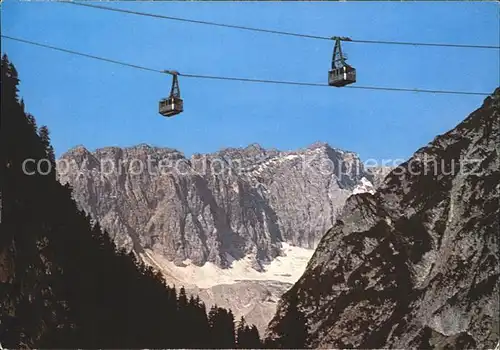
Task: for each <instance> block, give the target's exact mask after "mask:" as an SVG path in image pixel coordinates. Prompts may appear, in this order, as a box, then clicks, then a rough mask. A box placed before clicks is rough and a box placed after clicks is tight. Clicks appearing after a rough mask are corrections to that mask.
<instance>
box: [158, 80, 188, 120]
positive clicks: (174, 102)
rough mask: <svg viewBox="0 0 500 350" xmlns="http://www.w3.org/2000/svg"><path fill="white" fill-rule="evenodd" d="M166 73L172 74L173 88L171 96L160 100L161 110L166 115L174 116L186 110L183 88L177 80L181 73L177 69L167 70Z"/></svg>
mask: <svg viewBox="0 0 500 350" xmlns="http://www.w3.org/2000/svg"><path fill="white" fill-rule="evenodd" d="M166 73H170V74H172V89H171V90H170V96H169V97H167V98H164V99H162V100H160V106H159V112H160V114H161V115H162V116H164V117H173V116H174V115H177V114H179V113H181V112H182V111H183V110H184V102H183V101H182V98H181V90H180V89H179V81H178V80H177V76H178V75H179V73H178V72H175V71H166Z"/></svg>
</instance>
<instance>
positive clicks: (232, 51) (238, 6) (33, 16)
mask: <svg viewBox="0 0 500 350" xmlns="http://www.w3.org/2000/svg"><path fill="white" fill-rule="evenodd" d="M100 4H103V5H106V6H116V7H120V8H126V9H133V10H138V11H144V12H151V13H158V14H163V15H169V16H177V17H185V18H191V19H198V20H206V21H214V22H222V23H228V24H235V25H244V26H253V27H260V28H268V29H275V30H281V31H292V32H300V33H305V34H312V35H321V36H333V35H341V36H350V37H352V38H353V39H361V40H363V39H366V40H394V41H418V42H447V43H465V44H469V43H471V44H478V45H479V44H483V45H499V41H500V38H499V35H500V34H499V32H500V28H499V5H498V3H493V2H488V3H480V2H420V3H418V2H339V3H334V2H208V3H207V2H140V3H131V2H118V3H113V2H100ZM1 25H2V34H4V35H10V36H15V37H19V38H23V39H27V40H32V41H39V42H42V43H45V44H49V45H53V46H59V47H63V48H66V49H71V50H75V51H81V52H85V53H88V54H93V55H98V56H103V57H107V58H110V59H116V60H121V61H125V62H129V63H132V64H139V65H143V66H149V67H152V68H157V69H176V70H178V71H180V72H181V73H191V74H206V75H223V76H237V77H244V78H257V79H259V78H262V79H274V80H289V81H306V82H316V83H326V80H327V71H328V69H329V66H330V63H331V61H330V60H331V55H332V49H333V42H329V41H323V40H312V39H304V38H295V37H287V36H281V35H272V34H264V33H255V32H248V31H241V30H235V29H226V28H218V27H213V26H205V25H199V24H191V23H183V22H177V21H167V20H160V19H153V18H147V17H140V16H134V15H127V14H121V13H115V12H109V11H104V10H98V9H92V8H85V7H81V6H73V5H70V4H62V3H56V2H20V1H17V0H4V2H3V4H2V24H1ZM343 48H344V50H345V51H347V53H348V55H349V63H350V64H351V65H353V66H355V67H356V68H357V75H358V82H357V84H358V85H364V86H382V87H404V88H421V89H445V90H459V91H461V90H463V91H480V92H492V91H493V90H494V89H495V87H497V86H499V85H500V82H499V79H500V78H499V76H500V72H499V65H500V64H499V51H498V50H481V49H458V48H436V47H416V46H396V45H372V44H360V43H346V44H345V45H344V46H343ZM3 52H5V53H7V54H8V55H9V57H10V59H11V61H12V62H13V63H14V64H15V65H16V67H17V69H18V71H19V74H20V78H21V81H22V82H21V85H20V94H21V96H22V97H23V98H24V99H25V102H26V106H27V110H28V111H29V112H30V113H32V114H33V115H35V117H36V118H37V121H38V123H39V124H40V125H48V126H49V129H50V130H51V133H52V134H51V136H52V141H53V145H54V147H55V150H56V153H57V155H60V154H62V153H63V152H65V151H66V150H68V149H69V148H71V147H73V146H75V145H79V144H83V145H85V146H86V147H87V148H89V149H91V150H92V149H95V148H98V147H104V146H131V145H134V144H139V143H148V144H151V145H156V146H167V147H173V148H177V149H179V150H180V151H182V152H184V153H185V154H186V155H190V154H192V153H193V152H203V153H204V152H212V151H216V150H218V149H221V148H224V147H241V146H246V145H248V144H250V143H260V144H261V145H262V146H264V147H276V148H278V149H283V150H288V149H296V148H301V147H306V146H308V145H310V144H311V143H313V142H316V141H324V142H328V143H329V144H330V145H332V146H334V147H339V148H344V149H347V150H352V151H355V152H358V153H359V154H360V155H361V157H362V158H363V159H368V158H376V159H390V158H392V159H394V158H407V157H409V156H411V154H412V153H413V152H414V151H416V150H417V149H418V148H420V147H422V146H424V145H425V144H427V143H428V142H430V141H431V140H432V139H433V138H434V137H435V136H436V135H437V134H440V133H443V132H446V131H447V130H449V129H451V128H453V127H454V126H455V125H456V124H457V123H459V122H460V121H461V120H463V119H464V118H465V117H466V116H467V115H468V114H469V113H470V112H471V111H473V110H474V109H476V108H477V107H479V106H480V105H481V103H482V100H483V99H484V98H483V97H482V96H461V95H433V94H423V93H407V92H384V91H370V90H360V89H338V88H328V87H301V86H286V85H271V84H269V85H267V84H256V83H245V82H232V81H215V80H199V79H193V78H182V77H181V79H180V89H181V95H182V97H183V99H184V104H185V112H184V113H182V114H180V115H178V116H176V117H174V118H171V119H166V118H163V117H161V116H160V115H159V114H158V100H159V99H161V98H162V97H164V96H166V95H168V93H169V89H170V83H171V80H170V77H169V76H163V75H161V74H157V73H152V72H145V71H141V70H136V69H132V68H128V67H122V66H117V65H114V64H111V63H106V62H101V61H95V60H92V59H89V58H84V57H78V56H73V55H68V54H65V53H61V52H57V51H52V50H47V49H44V48H39V47H34V46H29V45H26V44H23V43H18V42H13V41H9V40H3V41H2V53H3Z"/></svg>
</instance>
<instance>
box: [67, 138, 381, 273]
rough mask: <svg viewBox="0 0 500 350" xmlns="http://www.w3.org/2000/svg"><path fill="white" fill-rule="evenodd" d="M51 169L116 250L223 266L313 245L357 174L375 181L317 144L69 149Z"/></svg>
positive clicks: (352, 161)
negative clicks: (285, 247) (206, 150)
mask: <svg viewBox="0 0 500 350" xmlns="http://www.w3.org/2000/svg"><path fill="white" fill-rule="evenodd" d="M58 165H59V172H58V174H59V180H60V182H62V183H69V184H70V185H71V186H72V187H73V189H74V196H75V199H76V200H77V202H78V203H79V205H80V206H81V207H82V208H83V209H84V210H85V211H86V212H88V213H90V214H91V216H92V217H93V218H94V219H97V220H98V221H99V223H100V224H101V225H102V227H103V228H105V229H106V230H108V232H110V234H111V235H112V236H113V237H114V239H115V241H116V242H117V244H118V245H119V246H121V247H125V248H127V249H132V248H133V249H134V250H135V251H136V252H138V253H141V252H143V250H144V249H148V250H152V251H153V252H154V253H155V254H159V255H161V256H163V257H165V258H166V259H168V260H171V261H174V262H175V263H176V264H178V265H182V262H183V261H185V260H186V259H189V260H190V261H191V262H192V263H193V264H195V265H198V266H200V265H203V264H204V263H205V262H207V261H208V262H213V263H215V264H216V265H218V266H222V267H224V266H228V265H229V263H230V261H231V260H232V259H239V258H242V257H243V256H247V255H253V256H255V262H254V265H255V268H257V269H260V268H261V267H262V266H261V263H263V262H268V261H270V260H271V259H273V258H274V257H276V256H278V255H279V254H280V245H281V242H288V243H292V244H294V245H297V246H301V247H308V248H313V247H314V246H315V245H316V244H317V242H318V241H319V239H320V238H321V236H320V233H321V232H324V231H325V230H326V229H327V228H329V227H331V226H332V224H333V222H334V220H335V218H336V216H337V214H338V211H339V210H340V208H341V207H342V206H343V204H344V202H345V200H346V198H347V197H348V196H349V195H350V194H351V193H352V192H353V190H354V189H355V188H356V186H358V185H359V184H361V180H362V179H363V177H364V178H365V179H364V180H363V181H364V183H366V182H367V181H368V180H369V181H375V180H376V179H377V176H379V175H378V173H374V174H372V173H371V172H368V171H366V170H365V169H364V168H363V165H362V163H361V162H360V161H359V159H358V157H357V155H356V154H354V153H352V152H345V151H342V150H338V149H332V148H331V147H329V146H328V145H327V144H322V143H321V144H314V145H312V146H310V147H309V148H306V149H301V150H298V151H296V152H280V151H277V150H266V149H263V148H262V147H260V146H258V145H250V146H248V147H247V148H242V149H235V148H232V149H224V150H222V151H219V152H216V153H213V154H206V155H202V154H195V155H193V156H192V157H191V158H186V157H184V156H183V155H182V154H181V153H179V152H178V151H176V150H173V149H167V148H155V147H150V146H147V145H139V146H136V147H131V148H125V149H121V148H113V147H108V148H103V149H98V150H96V151H95V152H89V151H88V150H86V149H85V148H83V147H76V148H74V149H72V150H70V151H69V152H67V153H66V154H64V155H63V156H62V157H61V159H59V163H58ZM369 181H368V182H369ZM358 187H359V186H358Z"/></svg>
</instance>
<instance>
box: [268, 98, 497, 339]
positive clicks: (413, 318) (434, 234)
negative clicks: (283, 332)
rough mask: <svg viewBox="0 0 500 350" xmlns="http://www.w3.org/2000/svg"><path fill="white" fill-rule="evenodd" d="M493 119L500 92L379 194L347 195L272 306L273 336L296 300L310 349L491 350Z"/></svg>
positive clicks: (494, 309) (494, 262) (493, 312)
mask: <svg viewBox="0 0 500 350" xmlns="http://www.w3.org/2000/svg"><path fill="white" fill-rule="evenodd" d="M499 121H500V88H499V89H497V90H496V91H495V93H494V94H493V95H492V96H491V97H488V98H487V99H486V100H485V102H484V104H483V105H482V106H481V108H479V109H478V110H476V111H475V112H473V113H472V114H471V115H469V116H468V117H467V118H466V119H465V120H464V121H463V122H462V123H460V124H459V125H458V126H457V127H456V128H454V129H453V130H451V131H449V132H447V133H446V134H443V135H440V136H438V137H436V138H435V139H434V140H433V141H432V142H431V143H430V144H428V145H427V146H426V147H423V148H422V149H420V150H418V151H417V152H416V153H415V154H414V155H413V157H412V158H411V159H410V160H409V161H407V162H406V163H403V164H402V165H401V166H400V167H398V168H396V169H394V170H393V171H392V172H391V173H390V174H389V175H388V176H387V177H386V178H385V180H384V181H383V183H382V184H381V185H380V187H379V188H378V190H377V191H376V193H375V194H370V193H362V194H358V195H353V196H352V197H350V198H349V199H348V201H347V202H346V205H345V207H344V209H343V213H342V214H341V215H340V217H338V218H337V220H336V223H335V225H334V226H333V228H331V229H330V230H329V231H328V232H327V233H326V235H325V236H324V237H323V238H322V240H321V242H320V243H319V245H318V247H317V249H316V252H315V253H314V255H313V257H312V259H311V260H310V262H309V264H308V266H307V269H306V272H305V273H304V274H303V276H302V277H301V278H300V279H299V281H298V282H297V283H296V284H295V285H294V286H293V287H292V288H291V289H290V290H289V291H288V292H287V293H285V294H284V296H283V298H282V300H281V301H280V303H279V306H278V311H277V313H276V315H275V316H274V318H273V320H272V321H271V323H270V324H269V329H268V332H269V333H268V335H269V336H270V338H276V337H277V336H278V335H277V334H276V333H275V330H276V329H277V325H279V323H280V322H281V320H282V319H283V316H284V314H285V313H286V312H287V309H288V306H289V303H290V302H291V300H298V301H296V304H297V305H298V308H299V309H300V310H301V311H302V312H303V313H304V314H305V316H306V318H307V320H308V326H309V342H310V345H311V346H313V347H321V348H323V347H330V348H331V347H336V348H346V347H347V348H349V347H354V348H444V347H446V346H449V347H451V348H483V349H484V348H494V347H495V346H496V345H497V343H498V339H499V331H498V327H499V321H498V314H499V313H498V312H499V303H498V292H499V278H498V277H499V265H498V263H499V259H498V235H499V226H498V220H499V217H500V210H499V184H500V170H499V166H500V164H499V152H500V150H499V144H500V142H499V141H500V140H499ZM293 296H296V298H293Z"/></svg>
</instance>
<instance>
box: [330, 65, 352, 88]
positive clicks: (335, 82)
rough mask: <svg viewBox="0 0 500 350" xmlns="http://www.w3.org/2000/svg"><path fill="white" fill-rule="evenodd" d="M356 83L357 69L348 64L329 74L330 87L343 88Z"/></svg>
mask: <svg viewBox="0 0 500 350" xmlns="http://www.w3.org/2000/svg"><path fill="white" fill-rule="evenodd" d="M355 82H356V69H354V68H352V67H351V66H349V65H348V64H346V65H345V66H344V67H342V68H335V69H332V70H331V71H330V72H328V85H330V86H336V87H342V86H346V85H349V84H352V83H355Z"/></svg>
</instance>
